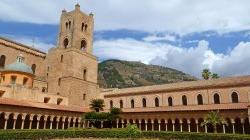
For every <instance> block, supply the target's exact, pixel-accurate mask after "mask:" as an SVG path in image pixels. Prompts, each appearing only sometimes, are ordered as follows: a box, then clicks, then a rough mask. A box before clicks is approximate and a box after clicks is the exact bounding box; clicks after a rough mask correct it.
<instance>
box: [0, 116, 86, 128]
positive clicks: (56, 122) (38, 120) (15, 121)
mask: <svg viewBox="0 0 250 140" xmlns="http://www.w3.org/2000/svg"><path fill="white" fill-rule="evenodd" d="M69 127H84V123H83V122H82V121H81V118H80V117H71V116H54V115H41V114H26V113H22V114H20V113H12V112H1V113H0V129H67V128H69Z"/></svg>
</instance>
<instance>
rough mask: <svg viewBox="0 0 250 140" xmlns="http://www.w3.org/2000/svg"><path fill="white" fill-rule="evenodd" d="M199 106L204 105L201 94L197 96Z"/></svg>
mask: <svg viewBox="0 0 250 140" xmlns="http://www.w3.org/2000/svg"><path fill="white" fill-rule="evenodd" d="M197 104H198V105H203V97H202V95H201V94H199V95H197Z"/></svg>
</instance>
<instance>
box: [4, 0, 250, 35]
mask: <svg viewBox="0 0 250 140" xmlns="http://www.w3.org/2000/svg"><path fill="white" fill-rule="evenodd" d="M79 3H80V4H81V7H82V10H84V11H85V12H87V13H89V12H94V14H95V24H96V26H95V27H96V29H97V30H109V29H121V28H125V29H135V30H144V31H150V32H151V31H152V32H154V31H171V32H176V33H181V34H183V33H189V32H197V31H204V30H217V31H219V32H228V31H238V30H243V29H249V28H250V18H249V14H248V13H250V8H249V5H250V1H249V0H230V1H229V0H219V1H218V0H209V1H201V0H105V1H100V0H91V1H90V0H79ZM74 4H75V1H69V0H53V1H51V0H42V1H37V0H36V1H35V0H1V1H0V20H8V21H21V22H31V23H48V24H57V23H58V21H59V18H60V17H59V16H60V11H61V10H62V9H64V8H66V9H67V10H72V9H74ZM229 7H230V8H229Z"/></svg>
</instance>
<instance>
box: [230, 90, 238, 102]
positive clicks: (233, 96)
mask: <svg viewBox="0 0 250 140" xmlns="http://www.w3.org/2000/svg"><path fill="white" fill-rule="evenodd" d="M231 98H232V103H238V102H239V97H238V94H237V93H236V92H233V93H232V95H231Z"/></svg>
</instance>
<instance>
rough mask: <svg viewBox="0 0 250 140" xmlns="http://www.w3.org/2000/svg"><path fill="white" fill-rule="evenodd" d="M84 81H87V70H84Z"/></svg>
mask: <svg viewBox="0 0 250 140" xmlns="http://www.w3.org/2000/svg"><path fill="white" fill-rule="evenodd" d="M83 80H84V81H86V80H87V69H84V70H83Z"/></svg>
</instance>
